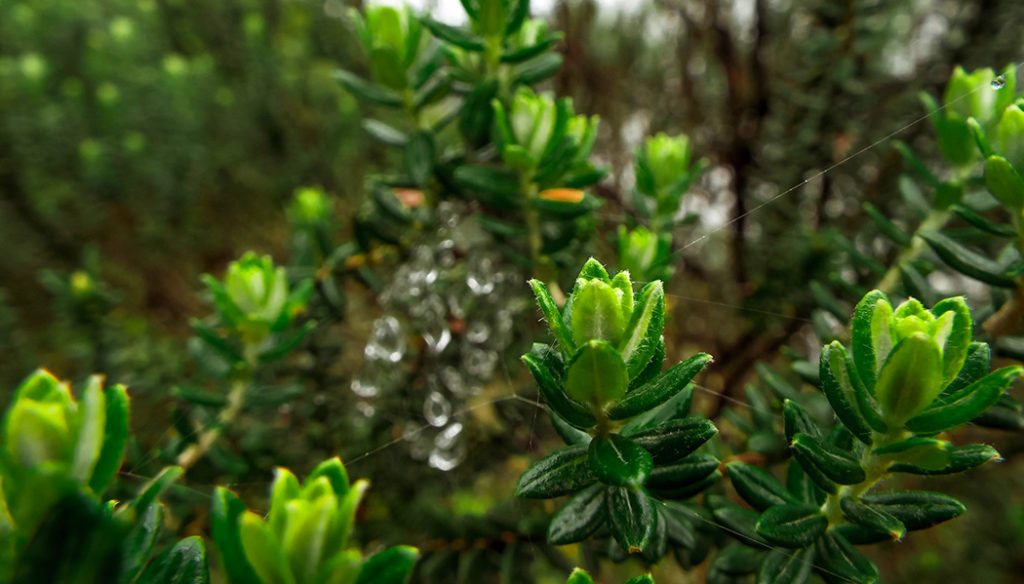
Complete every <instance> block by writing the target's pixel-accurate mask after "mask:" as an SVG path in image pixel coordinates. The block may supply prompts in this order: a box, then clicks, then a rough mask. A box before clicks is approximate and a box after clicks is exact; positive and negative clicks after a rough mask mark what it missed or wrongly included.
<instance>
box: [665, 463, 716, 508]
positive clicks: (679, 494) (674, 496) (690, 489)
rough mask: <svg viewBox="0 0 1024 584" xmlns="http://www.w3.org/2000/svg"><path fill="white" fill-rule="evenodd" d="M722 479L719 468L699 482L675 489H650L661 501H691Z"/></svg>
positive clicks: (678, 486)
mask: <svg viewBox="0 0 1024 584" xmlns="http://www.w3.org/2000/svg"><path fill="white" fill-rule="evenodd" d="M721 478H722V471H720V470H718V469H717V468H716V469H714V470H713V471H711V473H710V474H708V475H706V476H704V478H701V479H699V480H697V481H694V482H692V483H689V484H686V485H677V486H675V487H662V488H657V489H655V488H653V487H652V488H650V491H651V492H652V493H654V494H655V495H656V496H657V497H658V498H659V499H666V500H677V501H682V500H684V499H689V498H690V497H696V496H697V495H699V494H701V493H703V492H704V491H706V490H708V489H709V488H711V486H713V485H714V484H715V483H717V482H718V481H719V480H721Z"/></svg>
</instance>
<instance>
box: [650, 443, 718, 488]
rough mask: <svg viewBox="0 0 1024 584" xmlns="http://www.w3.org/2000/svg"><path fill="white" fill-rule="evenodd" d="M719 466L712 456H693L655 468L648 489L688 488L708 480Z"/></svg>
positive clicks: (700, 454)
mask: <svg viewBox="0 0 1024 584" xmlns="http://www.w3.org/2000/svg"><path fill="white" fill-rule="evenodd" d="M718 465H719V461H718V459H717V458H715V457H714V456H712V455H710V454H704V453H700V452H698V453H695V454H691V455H690V456H687V457H686V458H684V459H682V460H680V461H679V462H676V463H674V464H669V465H664V466H658V467H655V468H654V470H652V471H651V476H650V477H648V479H647V487H648V488H649V489H659V490H672V489H679V488H682V487H686V486H689V485H691V484H693V483H696V482H699V481H702V480H704V479H705V478H707V477H708V476H709V475H711V474H712V473H714V472H715V470H717V469H718Z"/></svg>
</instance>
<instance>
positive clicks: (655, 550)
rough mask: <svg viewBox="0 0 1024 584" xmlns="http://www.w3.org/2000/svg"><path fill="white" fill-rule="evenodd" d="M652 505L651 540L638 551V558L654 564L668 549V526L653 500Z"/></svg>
mask: <svg viewBox="0 0 1024 584" xmlns="http://www.w3.org/2000/svg"><path fill="white" fill-rule="evenodd" d="M652 505H654V513H655V522H654V523H655V526H654V535H653V536H651V541H650V542H649V543H648V544H647V546H646V547H644V549H643V551H641V552H640V559H642V560H643V561H644V562H646V563H648V564H651V565H654V564H657V563H658V560H660V559H661V558H662V556H664V555H665V552H667V551H668V527H667V526H666V525H665V521H663V520H662V513H661V512H660V511H659V510H658V504H657V503H656V502H655V503H652Z"/></svg>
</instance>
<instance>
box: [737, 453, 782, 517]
mask: <svg viewBox="0 0 1024 584" xmlns="http://www.w3.org/2000/svg"><path fill="white" fill-rule="evenodd" d="M726 468H727V469H729V482H730V483H732V486H733V487H734V488H735V489H736V492H737V493H739V495H740V496H741V497H743V500H744V501H746V502H747V503H750V505H751V506H752V507H753V508H754V509H757V510H758V511H764V510H765V509H767V508H769V507H772V506H775V505H786V504H791V503H799V501H798V500H797V498H796V497H795V496H793V494H792V493H790V492H789V491H787V490H786V488H785V487H783V486H782V485H781V484H779V482H778V481H777V480H775V477H773V476H771V475H770V474H768V473H767V472H765V471H763V470H761V469H759V468H757V467H756V466H751V465H749V464H745V463H742V462H730V463H729V464H727V465H726Z"/></svg>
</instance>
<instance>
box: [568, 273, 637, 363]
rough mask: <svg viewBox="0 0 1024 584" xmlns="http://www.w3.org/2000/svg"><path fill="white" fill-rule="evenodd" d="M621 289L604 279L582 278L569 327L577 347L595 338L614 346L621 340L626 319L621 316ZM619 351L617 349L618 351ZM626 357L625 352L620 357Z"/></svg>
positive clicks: (620, 358) (575, 292)
mask: <svg viewBox="0 0 1024 584" xmlns="http://www.w3.org/2000/svg"><path fill="white" fill-rule="evenodd" d="M621 295H622V292H621V291H619V290H616V289H615V288H612V286H611V284H610V283H608V282H604V281H601V280H596V279H591V280H585V279H582V278H581V279H579V280H577V281H576V286H575V287H574V288H573V291H572V314H571V315H570V328H571V329H572V338H573V341H574V342H575V343H576V346H577V347H582V346H583V345H584V343H586V342H588V341H593V340H601V341H607V342H608V343H610V345H611V346H612V347H613V350H615V349H614V346H615V345H616V344H617V343H618V342H619V340H620V339H622V333H623V331H624V330H625V329H626V319H625V318H624V317H623V315H622V310H621V303H620V299H621ZM616 354H618V351H617V350H616ZM619 360H620V361H624V360H625V353H623V356H620V357H619Z"/></svg>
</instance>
